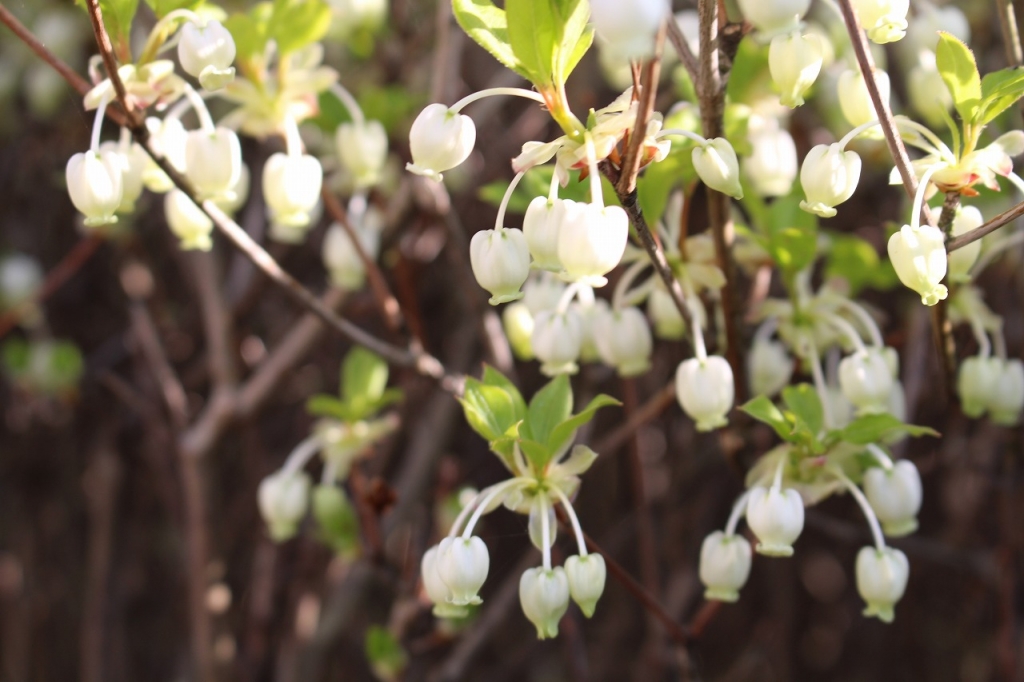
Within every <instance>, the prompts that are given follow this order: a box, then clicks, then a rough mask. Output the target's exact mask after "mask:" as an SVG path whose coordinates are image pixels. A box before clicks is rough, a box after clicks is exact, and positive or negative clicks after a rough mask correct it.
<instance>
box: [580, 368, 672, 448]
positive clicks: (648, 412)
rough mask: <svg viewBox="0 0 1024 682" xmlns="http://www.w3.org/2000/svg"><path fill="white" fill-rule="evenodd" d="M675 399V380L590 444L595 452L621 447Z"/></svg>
mask: <svg viewBox="0 0 1024 682" xmlns="http://www.w3.org/2000/svg"><path fill="white" fill-rule="evenodd" d="M675 399H676V385H675V382H673V381H670V382H669V383H667V384H665V386H664V387H663V388H662V389H661V390H660V391H658V392H657V393H655V394H654V395H653V396H651V397H650V398H648V399H647V402H645V403H644V404H643V405H640V406H639V407H637V408H636V409H635V410H633V411H632V413H631V414H629V415H628V416H627V418H626V421H625V422H624V423H623V424H620V425H619V426H618V427H616V428H615V429H614V430H613V431H611V432H610V433H608V434H606V435H605V436H604V437H603V438H601V440H599V441H597V442H596V443H594V445H593V446H592V447H593V448H594V451H595V452H599V453H602V454H611V453H613V452H615V451H616V450H618V449H619V448H621V447H622V446H623V445H625V444H626V442H627V441H628V440H629V439H630V438H631V437H632V436H633V434H634V433H636V431H637V430H638V429H640V427H642V426H643V425H644V424H647V423H648V422H650V421H652V420H653V419H655V418H656V417H657V416H658V415H659V414H661V413H662V412H664V411H665V409H666V408H668V406H669V405H671V404H672V403H673V402H674V401H675Z"/></svg>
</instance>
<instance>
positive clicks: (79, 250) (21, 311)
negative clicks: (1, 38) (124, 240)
mask: <svg viewBox="0 0 1024 682" xmlns="http://www.w3.org/2000/svg"><path fill="white" fill-rule="evenodd" d="M2 9H3V7H0V10H2ZM102 243H103V237H101V236H99V235H97V234H91V235H89V236H87V237H82V239H80V240H79V241H78V243H77V244H75V245H74V246H73V247H72V248H71V250H70V251H68V252H67V253H66V254H65V255H64V257H63V258H61V259H60V262H59V263H57V264H56V265H55V266H53V268H52V269H51V270H50V271H49V272H48V273H46V279H44V280H43V284H42V286H40V287H39V291H38V292H36V294H35V296H32V297H31V298H30V299H28V300H26V301H22V302H21V303H19V304H18V305H16V306H15V307H13V308H11V309H10V310H8V311H7V312H6V313H4V314H3V315H2V316H0V339H2V338H3V337H4V336H6V335H7V333H8V332H10V331H11V330H12V329H14V327H15V326H16V325H17V324H18V322H20V321H21V319H22V318H23V317H24V316H25V315H26V314H27V313H28V312H29V311H30V310H32V308H33V306H36V305H38V304H40V303H42V302H43V301H45V300H46V299H48V298H50V296H52V295H53V294H54V293H55V292H56V291H57V290H58V289H60V288H61V287H62V286H64V284H65V283H66V282H67V281H68V280H69V279H71V277H72V276H73V275H74V274H75V273H76V272H78V271H79V270H80V269H81V267H82V266H83V265H85V263H86V262H87V261H88V260H89V259H90V258H92V255H93V254H94V253H96V249H97V248H98V247H99V245H100V244H102Z"/></svg>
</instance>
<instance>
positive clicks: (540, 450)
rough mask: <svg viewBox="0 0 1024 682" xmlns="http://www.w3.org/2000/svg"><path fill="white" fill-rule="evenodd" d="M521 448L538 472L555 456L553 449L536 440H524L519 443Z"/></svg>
mask: <svg viewBox="0 0 1024 682" xmlns="http://www.w3.org/2000/svg"><path fill="white" fill-rule="evenodd" d="M519 447H520V448H522V450H523V454H524V455H526V459H528V460H530V463H531V464H533V466H534V467H535V468H536V469H537V471H541V470H543V469H544V467H546V466H547V465H548V462H550V461H551V459H552V458H553V457H554V456H555V453H554V452H552V451H551V448H549V447H548V446H547V445H545V444H544V443H539V442H537V441H535V440H530V439H527V438H524V439H522V440H520V441H519Z"/></svg>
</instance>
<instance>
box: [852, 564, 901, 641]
mask: <svg viewBox="0 0 1024 682" xmlns="http://www.w3.org/2000/svg"><path fill="white" fill-rule="evenodd" d="M856 573H857V591H858V592H860V596H861V599H863V600H864V601H865V602H867V607H866V608H865V609H864V615H865V616H875V617H876V618H878V620H880V621H882V622H883V623H891V622H892V621H893V618H894V614H893V607H895V606H896V602H898V601H899V600H900V599H901V598H902V597H903V593H904V591H906V589H907V579H908V578H909V577H910V562H909V561H907V555H906V554H904V553H903V552H901V551H900V550H898V549H896V548H895V547H885V548H884V549H877V548H875V547H864V548H863V549H861V550H860V552H858V553H857V568H856Z"/></svg>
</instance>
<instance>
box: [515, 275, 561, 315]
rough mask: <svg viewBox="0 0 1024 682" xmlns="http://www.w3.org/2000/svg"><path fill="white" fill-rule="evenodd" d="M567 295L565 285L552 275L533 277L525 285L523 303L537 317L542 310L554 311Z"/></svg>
mask: <svg viewBox="0 0 1024 682" xmlns="http://www.w3.org/2000/svg"><path fill="white" fill-rule="evenodd" d="M564 293H565V283H564V282H562V281H560V280H558V279H555V278H554V277H552V276H551V275H541V276H540V277H532V278H530V279H529V280H527V282H526V284H524V285H523V303H525V304H526V307H527V308H529V309H530V312H531V313H533V314H534V315H536V314H537V313H539V312H540V311H542V310H554V309H555V308H557V307H558V302H559V301H560V300H561V299H562V294H564Z"/></svg>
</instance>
